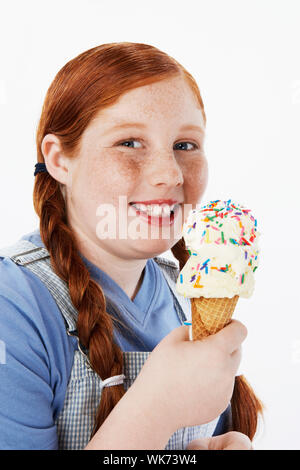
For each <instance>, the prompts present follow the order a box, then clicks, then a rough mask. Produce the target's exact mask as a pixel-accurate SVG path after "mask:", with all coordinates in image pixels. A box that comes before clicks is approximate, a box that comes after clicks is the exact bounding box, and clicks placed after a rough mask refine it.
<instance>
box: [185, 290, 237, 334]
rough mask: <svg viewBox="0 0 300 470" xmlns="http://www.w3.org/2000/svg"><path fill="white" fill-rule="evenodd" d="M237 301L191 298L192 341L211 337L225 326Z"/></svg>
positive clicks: (232, 299) (230, 299) (233, 299)
mask: <svg viewBox="0 0 300 470" xmlns="http://www.w3.org/2000/svg"><path fill="white" fill-rule="evenodd" d="M238 299H239V296H238V295H235V296H234V297H232V298H229V297H221V298H216V297H213V298H212V297H211V298H206V297H198V298H191V307H192V336H193V340H197V339H202V338H205V337H206V336H209V335H213V334H215V333H217V332H218V331H220V330H221V329H222V328H224V326H226V325H227V324H228V323H229V322H230V320H231V317H232V315H233V312H234V309H235V306H236V304H237V301H238Z"/></svg>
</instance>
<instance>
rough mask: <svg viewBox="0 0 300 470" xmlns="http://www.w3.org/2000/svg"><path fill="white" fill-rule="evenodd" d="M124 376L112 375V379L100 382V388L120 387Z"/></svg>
mask: <svg viewBox="0 0 300 470" xmlns="http://www.w3.org/2000/svg"><path fill="white" fill-rule="evenodd" d="M124 379H125V375H124V374H121V375H114V376H113V377H108V379H105V380H103V381H102V383H101V385H102V387H103V388H104V387H112V386H113V385H121V384H122V383H123V382H124Z"/></svg>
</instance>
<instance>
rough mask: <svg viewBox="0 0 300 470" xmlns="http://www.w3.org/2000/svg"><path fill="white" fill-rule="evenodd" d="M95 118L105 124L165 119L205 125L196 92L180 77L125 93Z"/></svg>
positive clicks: (171, 121)
mask: <svg viewBox="0 0 300 470" xmlns="http://www.w3.org/2000/svg"><path fill="white" fill-rule="evenodd" d="M96 120H97V121H98V122H99V123H100V122H101V124H102V125H104V126H106V127H107V128H108V127H110V126H111V125H115V124H118V123H119V122H120V121H122V120H132V121H133V120H135V121H141V122H142V121H144V122H145V121H147V122H150V121H152V122H153V123H157V122H161V120H167V121H168V122H170V124H172V123H173V122H174V124H176V123H179V121H180V122H181V123H182V124H185V123H186V122H195V124H198V125H201V126H202V127H204V119H203V114H202V111H201V108H200V105H199V103H198V100H197V98H196V96H195V95H194V93H193V91H192V90H191V88H190V86H189V85H188V84H187V82H186V81H185V80H184V79H183V78H182V77H174V78H171V79H165V80H162V81H159V82H155V83H151V84H149V85H145V86H141V87H138V88H134V89H133V90H130V91H128V92H126V93H124V94H123V95H122V96H121V97H120V98H119V100H118V101H117V102H116V103H114V104H113V105H111V106H109V107H107V108H105V109H103V110H101V111H100V112H99V113H98V114H97V116H96Z"/></svg>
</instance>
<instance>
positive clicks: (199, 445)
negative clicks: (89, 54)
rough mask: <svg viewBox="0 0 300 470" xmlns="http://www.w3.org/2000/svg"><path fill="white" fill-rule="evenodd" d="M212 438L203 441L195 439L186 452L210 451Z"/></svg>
mask: <svg viewBox="0 0 300 470" xmlns="http://www.w3.org/2000/svg"><path fill="white" fill-rule="evenodd" d="M210 439H211V438H210V437H203V438H202V439H194V440H193V441H191V442H190V443H189V444H188V446H187V447H186V450H208V447H209V441H210Z"/></svg>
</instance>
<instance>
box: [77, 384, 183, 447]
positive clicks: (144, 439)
mask: <svg viewBox="0 0 300 470" xmlns="http://www.w3.org/2000/svg"><path fill="white" fill-rule="evenodd" d="M162 416H163V411H162V410H159V409H158V408H157V406H154V405H152V404H151V400H149V399H148V398H147V397H146V396H145V395H143V396H141V394H140V393H138V392H137V390H136V389H135V386H134V383H133V384H132V386H131V387H130V388H129V389H128V390H127V392H126V393H125V395H123V397H122V398H121V400H120V401H119V402H118V403H117V405H116V406H115V407H114V408H113V410H112V411H111V413H110V414H109V416H108V417H107V418H106V420H105V421H104V423H103V424H102V426H101V427H100V428H99V430H98V431H97V433H96V434H95V436H94V437H93V438H92V439H91V441H90V442H89V443H88V445H87V446H86V448H85V450H96V449H98V450H100V449H143V450H147V449H151V450H155V449H164V448H165V446H166V445H167V442H168V440H169V438H170V436H171V435H172V434H173V432H174V430H173V429H172V428H171V427H169V426H168V425H167V423H166V422H163V420H162Z"/></svg>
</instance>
